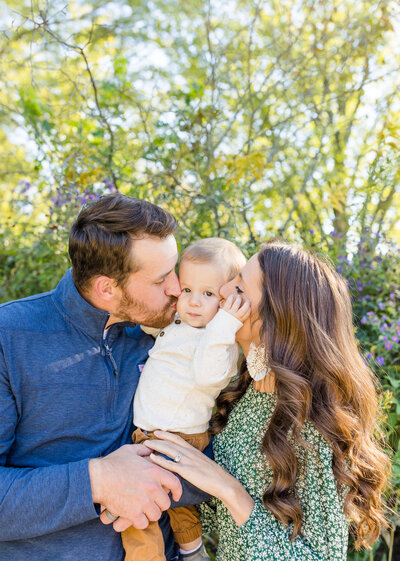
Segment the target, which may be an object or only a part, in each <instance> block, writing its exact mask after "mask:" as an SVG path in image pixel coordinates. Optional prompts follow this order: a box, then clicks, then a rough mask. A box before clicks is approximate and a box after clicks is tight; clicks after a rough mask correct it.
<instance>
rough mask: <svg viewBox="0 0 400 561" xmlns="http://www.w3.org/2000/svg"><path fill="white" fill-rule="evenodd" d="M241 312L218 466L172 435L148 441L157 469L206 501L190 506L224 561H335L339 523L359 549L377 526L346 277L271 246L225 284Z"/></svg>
mask: <svg viewBox="0 0 400 561" xmlns="http://www.w3.org/2000/svg"><path fill="white" fill-rule="evenodd" d="M234 290H236V291H237V292H238V293H240V294H242V295H243V297H245V298H248V299H249V300H250V304H251V316H250V318H249V320H247V321H246V323H245V324H244V325H243V328H242V329H241V330H240V331H239V332H238V334H237V340H238V342H239V343H240V345H241V347H242V350H243V353H244V355H245V356H246V357H247V364H246V363H245V364H244V365H242V369H241V372H240V376H239V378H238V381H237V383H236V387H234V388H233V389H232V388H228V389H227V390H225V391H224V392H223V393H222V394H221V396H220V397H219V399H218V402H217V406H218V411H217V413H216V414H215V416H214V418H213V422H212V431H213V432H214V434H216V436H215V438H214V445H213V446H214V455H215V460H216V462H217V463H215V462H212V461H211V460H209V459H207V458H206V457H205V456H204V455H203V454H201V453H199V452H198V451H197V450H195V449H193V448H191V447H190V446H189V445H188V444H187V443H186V442H184V441H183V440H181V439H180V438H179V437H177V436H175V435H173V434H170V433H165V432H161V431H160V433H159V434H158V436H159V437H160V438H161V439H163V440H160V441H151V442H148V443H147V444H148V446H149V447H150V448H152V449H153V450H154V451H157V452H161V453H163V454H166V455H167V456H169V457H170V458H175V463H174V462H170V461H168V460H167V459H165V458H163V457H162V456H159V455H155V454H152V455H151V459H152V460H153V461H154V462H155V463H157V464H158V465H160V466H162V467H164V468H167V469H169V470H171V471H175V472H177V473H179V474H180V475H182V476H183V477H184V478H186V479H188V480H189V481H191V482H192V483H193V484H195V485H197V486H198V487H200V488H202V489H203V490H205V491H208V492H209V493H210V494H212V495H214V497H215V499H213V500H212V501H210V502H209V504H204V505H202V506H201V512H202V518H203V524H204V529H205V531H210V529H212V528H213V529H217V530H218V532H219V540H220V541H219V546H218V552H217V559H219V560H224V561H228V560H229V561H245V560H250V559H253V560H259V559H263V560H268V559H269V560H271V561H272V560H274V561H292V560H298V561H300V560H301V561H317V560H318V561H322V560H323V561H328V560H329V561H341V560H343V561H344V560H345V559H346V554H347V538H348V526H349V521H350V522H351V528H352V529H353V530H354V533H355V540H356V541H355V543H356V547H357V548H359V547H361V546H368V545H369V544H370V543H372V542H374V541H375V540H376V539H377V537H378V536H379V533H380V528H381V525H382V524H385V518H384V515H383V512H382V499H381V496H382V491H383V489H384V487H385V483H386V481H387V478H388V475H389V470H390V467H389V461H388V457H387V456H386V455H385V454H384V452H383V450H382V448H381V446H380V444H379V442H378V441H377V440H376V437H375V436H374V435H376V434H378V433H377V430H378V428H377V424H376V415H377V395H376V390H375V380H374V378H373V374H372V372H371V371H370V370H369V369H368V367H367V366H366V364H365V363H364V361H363V359H362V358H361V356H360V354H359V351H358V348H357V343H356V339H355V337H354V329H353V325H352V310H351V304H350V298H349V294H348V289H347V285H346V283H345V281H344V280H343V279H342V278H341V277H340V275H338V274H337V273H336V272H335V271H334V270H333V268H332V267H331V266H330V265H327V264H325V263H323V262H321V261H320V260H319V259H317V258H316V257H315V256H313V255H311V254H309V253H307V252H305V251H303V250H301V249H299V248H296V247H293V246H290V245H287V244H283V243H278V242H271V243H269V244H267V245H265V246H264V247H263V248H262V249H261V251H260V252H259V253H258V254H256V255H255V256H253V257H252V258H251V259H250V260H249V261H248V263H247V264H246V266H245V267H244V269H243V271H242V274H241V275H240V278H238V279H236V280H235V281H234V282H232V283H229V284H227V285H225V286H224V287H223V288H222V290H221V295H222V296H223V297H224V298H226V297H227V296H228V295H229V294H230V293H231V292H232V291H234Z"/></svg>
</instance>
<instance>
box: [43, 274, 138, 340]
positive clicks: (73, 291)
mask: <svg viewBox="0 0 400 561" xmlns="http://www.w3.org/2000/svg"><path fill="white" fill-rule="evenodd" d="M54 297H55V300H56V304H57V305H58V307H59V308H61V309H60V311H61V313H62V314H63V315H64V316H65V317H66V318H67V320H68V321H69V322H71V323H72V324H73V325H74V326H75V327H76V328H77V329H79V330H80V331H83V332H84V333H86V334H87V335H90V337H93V338H94V339H96V340H100V341H101V340H102V339H103V333H104V329H105V326H106V323H107V321H108V318H109V317H110V314H109V313H108V312H105V311H104V310H99V308H95V307H94V306H92V305H91V304H89V302H88V301H87V300H85V299H84V298H83V297H82V296H81V295H80V294H79V292H78V290H77V288H76V286H75V284H74V281H73V278H72V269H68V271H67V272H66V273H65V275H64V276H63V278H62V279H61V280H60V282H59V283H58V285H57V288H56V289H55V291H54ZM125 326H130V327H132V326H135V323H133V322H132V323H131V322H127V321H125V322H121V323H117V324H113V325H111V326H110V329H109V331H108V335H107V338H108V339H110V338H112V339H114V337H115V336H116V335H117V332H119V331H120V329H121V328H122V327H125ZM117 328H118V329H117Z"/></svg>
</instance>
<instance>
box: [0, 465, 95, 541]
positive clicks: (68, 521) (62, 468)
mask: <svg viewBox="0 0 400 561" xmlns="http://www.w3.org/2000/svg"><path fill="white" fill-rule="evenodd" d="M0 504H1V507H0V541H7V540H18V539H27V538H33V537H36V536H42V535H45V534H49V533H51V532H56V531H59V530H63V529H65V528H69V527H71V526H75V525H77V524H82V523H84V522H87V521H88V520H92V519H94V518H96V517H97V516H98V514H97V512H96V510H95V508H94V505H93V501H92V492H91V486H90V479H89V471H88V460H82V461H80V462H74V463H69V464H64V465H56V466H48V467H43V468H35V469H28V468H8V467H0Z"/></svg>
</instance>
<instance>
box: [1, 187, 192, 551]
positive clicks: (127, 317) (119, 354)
mask: <svg viewBox="0 0 400 561" xmlns="http://www.w3.org/2000/svg"><path fill="white" fill-rule="evenodd" d="M175 229H176V220H175V218H174V217H173V216H172V215H171V214H169V213H168V212H166V211H164V210H163V209H161V208H159V207H157V206H155V205H152V204H151V203H149V202H146V201H140V200H137V199H132V198H129V197H125V196H123V195H120V194H115V195H109V196H107V197H104V198H102V199H100V201H98V202H97V203H94V204H93V205H91V206H90V207H88V208H86V209H83V210H82V211H81V213H80V214H79V216H78V218H77V220H76V222H75V224H74V225H73V227H72V229H71V232H70V244H69V254H70V258H71V262H72V270H69V271H68V272H67V273H66V275H65V276H64V277H63V279H62V280H61V281H60V283H59V284H58V286H57V288H56V289H55V290H53V291H51V292H48V293H45V294H39V295H36V296H31V297H29V298H25V299H22V300H19V301H16V302H10V303H6V304H3V305H2V306H0V560H1V561H9V560H10V561H11V560H12V561H22V560H24V561H26V559H33V560H34V561H50V560H51V561H54V560H55V559H57V561H77V560H78V559H79V561H86V560H87V561H89V560H92V559H94V558H99V559H101V560H102V561H119V560H122V559H123V550H122V545H121V539H120V535H119V534H118V533H117V532H116V531H115V530H117V531H120V530H122V529H124V528H125V527H126V525H127V521H130V522H131V523H133V525H134V526H136V527H137V528H145V527H146V526H147V524H148V522H149V521H152V520H158V519H159V518H160V516H161V513H162V511H164V510H166V509H167V508H168V507H169V506H170V497H169V494H168V493H169V492H170V493H171V495H172V498H173V499H174V500H178V499H179V498H180V496H181V492H182V489H181V483H180V481H179V479H178V478H177V477H176V476H175V475H173V474H171V473H169V472H167V471H166V470H163V469H161V468H159V467H157V466H154V465H153V464H151V463H150V462H149V461H148V460H146V458H145V457H144V456H146V455H148V453H149V450H148V449H147V448H146V447H145V446H142V445H128V446H124V445H125V444H127V443H128V442H129V441H130V434H131V430H132V400H133V395H134V392H135V389H136V386H137V382H138V378H139V375H140V372H141V369H142V368H143V364H144V362H145V361H146V358H147V356H148V350H149V349H150V348H151V346H152V345H153V339H152V338H151V337H150V336H149V335H145V334H144V333H143V332H142V331H141V329H140V328H139V326H136V325H134V324H139V323H142V324H144V325H149V326H153V327H163V326H164V325H166V324H167V323H169V322H170V321H171V320H172V318H173V317H174V314H175V309H176V300H177V297H178V296H179V294H180V287H179V281H178V278H177V276H176V273H175V265H176V262H177V258H178V252H177V246H176V241H175V238H174V235H173V234H174V232H175ZM100 505H102V506H103V507H104V508H106V509H107V510H106V511H104V512H103V514H102V515H101V517H102V520H103V521H104V522H107V521H108V522H110V520H111V519H113V518H114V516H113V514H115V515H117V516H119V517H120V518H117V519H116V520H115V522H114V523H113V525H111V524H109V525H105V524H102V523H101V521H100V520H99V515H100ZM107 517H108V518H109V519H110V520H108V518H107ZM128 524H129V522H128ZM166 556H167V559H171V560H172V559H175V558H176V549H175V548H174V545H173V544H172V542H171V541H169V542H167V547H166Z"/></svg>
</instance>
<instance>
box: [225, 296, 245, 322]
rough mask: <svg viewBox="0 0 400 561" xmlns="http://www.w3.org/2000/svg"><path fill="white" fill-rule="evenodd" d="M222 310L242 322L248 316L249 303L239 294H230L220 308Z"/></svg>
mask: <svg viewBox="0 0 400 561" xmlns="http://www.w3.org/2000/svg"><path fill="white" fill-rule="evenodd" d="M221 309H222V310H225V312H228V314H232V315H233V316H235V318H237V319H238V320H240V321H241V322H244V321H245V320H246V319H247V318H248V317H249V315H250V302H249V300H247V299H245V298H243V297H242V296H240V295H239V294H231V295H230V296H228V298H227V299H226V300H225V302H224V304H223V305H222V306H221Z"/></svg>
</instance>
